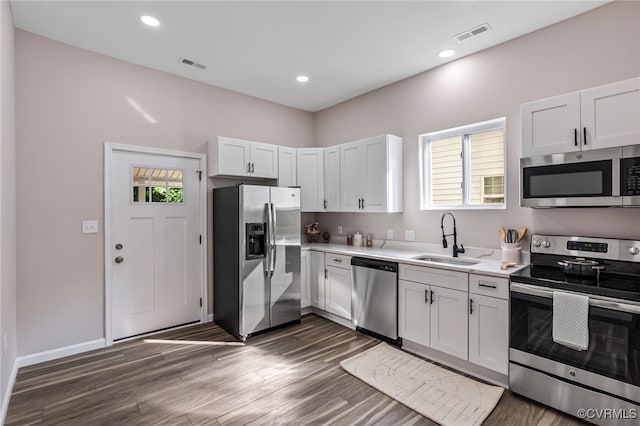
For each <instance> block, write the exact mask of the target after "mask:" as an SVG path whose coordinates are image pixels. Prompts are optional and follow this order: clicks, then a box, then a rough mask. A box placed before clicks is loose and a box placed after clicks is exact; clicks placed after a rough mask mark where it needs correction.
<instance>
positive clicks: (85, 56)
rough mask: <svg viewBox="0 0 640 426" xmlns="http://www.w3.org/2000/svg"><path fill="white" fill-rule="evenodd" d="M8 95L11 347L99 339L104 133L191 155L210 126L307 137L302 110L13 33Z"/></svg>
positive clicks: (257, 135) (250, 134) (308, 117)
mask: <svg viewBox="0 0 640 426" xmlns="http://www.w3.org/2000/svg"><path fill="white" fill-rule="evenodd" d="M127 98H130V99H132V100H134V101H135V102H136V103H137V104H138V105H139V106H140V107H141V108H142V109H143V110H144V111H145V112H146V113H147V114H149V115H151V116H152V117H153V118H154V119H155V120H156V121H157V124H152V123H150V122H149V121H147V120H146V119H145V118H144V116H143V115H142V114H140V113H139V112H137V111H136V110H135V109H134V108H133V107H132V106H131V105H130V104H129V103H128V101H127ZM16 99H17V102H16V114H17V122H16V124H17V138H18V141H19V143H18V152H17V155H18V158H17V182H18V183H17V188H18V200H17V206H18V207H17V208H18V213H19V216H18V223H17V226H18V228H17V229H18V235H19V236H20V238H19V241H18V281H19V286H18V335H19V336H20V339H19V342H18V343H19V348H18V353H19V355H26V354H32V353H38V352H41V351H45V350H48V349H54V348H60V347H64V346H68V345H72V344H77V343H83V342H87V341H92V340H95V339H100V338H103V337H104V296H103V294H104V257H103V256H104V235H103V233H102V231H103V228H104V223H103V209H104V206H103V204H104V202H103V200H104V194H103V192H104V191H103V173H104V171H103V170H104V167H103V142H104V141H110V142H118V143H125V144H133V145H144V146H152V147H158V148H168V149H177V150H184V151H195V152H206V150H207V148H206V141H207V140H208V139H210V138H212V137H215V136H218V135H224V136H233V137H239V138H244V139H253V140H258V141H262V142H267V143H275V144H281V145H289V146H294V147H297V146H310V145H312V144H313V115H312V114H310V113H307V112H303V111H299V110H295V109H292V108H288V107H284V106H281V105H277V104H274V103H271V102H266V101H263V100H259V99H256V98H252V97H249V96H244V95H240V94H238V93H234V92H231V91H228V90H223V89H220V88H216V87H212V86H208V85H205V84H202V83H198V82H194V81H191V80H187V79H184V78H180V77H176V76H173V75H169V74H166V73H162V72H158V71H154V70H151V69H148V68H144V67H140V66H136V65H131V64H128V63H125V62H121V61H118V60H115V59H111V58H107V57H105V56H101V55H97V54H94V53H91V52H88V51H85V50H81V49H78V48H75V47H71V46H68V45H65V44H62V43H58V42H55V41H52V40H50V39H46V38H43V37H40V36H37V35H34V34H32V33H28V32H24V31H20V30H18V31H16ZM210 201H211V198H210V194H209V200H208V202H210ZM82 219H98V220H99V222H100V233H99V234H87V235H83V234H81V232H80V224H81V221H82ZM210 265H211V259H209V270H211V266H210ZM211 275H212V274H211V273H209V276H211ZM209 288H211V282H210V285H209ZM210 306H211V304H210Z"/></svg>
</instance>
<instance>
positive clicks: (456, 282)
mask: <svg viewBox="0 0 640 426" xmlns="http://www.w3.org/2000/svg"><path fill="white" fill-rule="evenodd" d="M399 278H400V279H401V280H407V281H413V282H417V283H421V284H428V285H435V286H438V287H446V288H450V289H454V290H462V291H467V290H469V274H467V273H466V272H458V271H448V270H446V269H437V268H428V267H424V266H414V265H405V264H400V268H399Z"/></svg>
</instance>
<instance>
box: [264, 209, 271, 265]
mask: <svg viewBox="0 0 640 426" xmlns="http://www.w3.org/2000/svg"><path fill="white" fill-rule="evenodd" d="M265 207H266V209H267V226H266V228H267V229H265V231H266V233H267V239H266V241H265V243H264V245H265V264H264V274H265V275H266V276H268V277H270V276H271V204H270V203H267V204H265Z"/></svg>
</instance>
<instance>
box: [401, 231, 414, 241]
mask: <svg viewBox="0 0 640 426" xmlns="http://www.w3.org/2000/svg"><path fill="white" fill-rule="evenodd" d="M404 239H405V240H407V241H415V240H416V231H414V230H409V231H404Z"/></svg>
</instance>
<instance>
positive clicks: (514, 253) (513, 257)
mask: <svg viewBox="0 0 640 426" xmlns="http://www.w3.org/2000/svg"><path fill="white" fill-rule="evenodd" d="M521 250H522V248H521V247H520V243H502V261H503V262H505V263H510V262H513V263H515V264H520V252H521Z"/></svg>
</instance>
